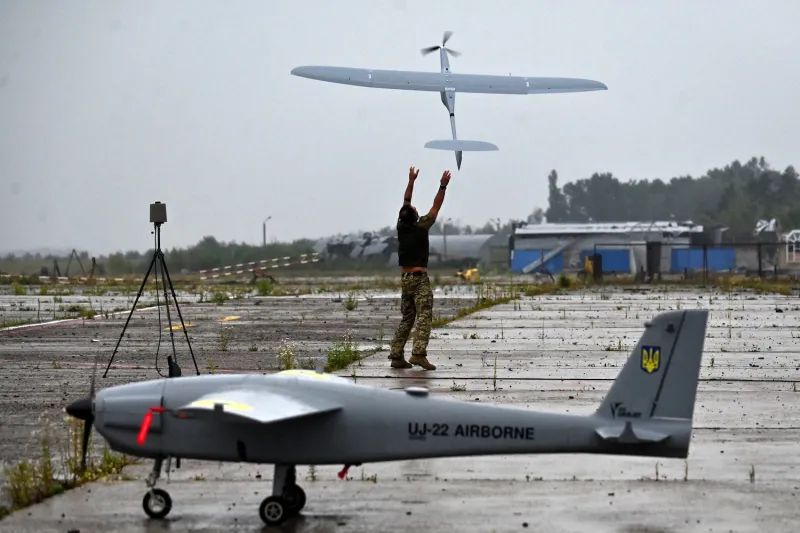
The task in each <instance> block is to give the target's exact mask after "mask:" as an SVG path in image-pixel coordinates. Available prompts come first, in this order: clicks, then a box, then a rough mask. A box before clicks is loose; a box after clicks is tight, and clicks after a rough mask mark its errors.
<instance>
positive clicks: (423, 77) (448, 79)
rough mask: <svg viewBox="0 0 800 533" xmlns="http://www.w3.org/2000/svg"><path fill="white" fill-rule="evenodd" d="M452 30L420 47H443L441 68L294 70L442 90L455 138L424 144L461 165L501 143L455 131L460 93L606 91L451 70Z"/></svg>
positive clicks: (597, 85)
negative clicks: (468, 157) (468, 154)
mask: <svg viewBox="0 0 800 533" xmlns="http://www.w3.org/2000/svg"><path fill="white" fill-rule="evenodd" d="M452 35H453V32H451V31H446V32H444V37H443V38H442V44H441V45H435V46H429V47H427V48H423V49H422V55H427V54H430V53H432V52H435V51H437V50H438V51H439V60H440V62H441V71H440V72H418V71H410V70H377V69H368V68H351V67H325V66H303V67H297V68H294V69H292V72H291V73H292V74H293V75H295V76H300V77H303V78H309V79H312V80H320V81H327V82H332V83H343V84H345V85H357V86H360V87H372V88H376V89H398V90H402V91H435V92H438V93H439V94H440V95H441V98H442V103H443V104H444V105H445V107H446V108H447V110H448V111H449V113H450V129H451V130H452V133H453V138H452V139H446V140H437V141H429V142H427V143H426V144H425V147H426V148H433V149H437V150H449V151H455V153H456V164H457V165H458V168H459V169H461V159H462V155H461V154H462V152H469V151H472V152H486V151H495V150H498V148H497V146H496V145H494V144H492V143H489V142H484V141H469V140H464V139H458V138H457V136H456V115H455V109H456V93H457V92H461V93H483V94H542V93H574V92H586V91H604V90H607V89H608V87H607V86H606V85H605V84H604V83H601V82H599V81H594V80H586V79H581V78H544V77H524V76H510V75H509V76H495V75H488V74H458V73H453V72H452V71H451V70H450V60H449V58H448V57H447V55H448V54H450V55H452V56H454V57H458V56H459V55H461V54H460V53H459V52H456V51H455V50H451V49H449V48H447V47H446V44H447V41H448V40H449V39H450V37H451V36H452Z"/></svg>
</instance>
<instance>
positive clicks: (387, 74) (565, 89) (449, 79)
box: [291, 66, 608, 94]
mask: <svg viewBox="0 0 800 533" xmlns="http://www.w3.org/2000/svg"><path fill="white" fill-rule="evenodd" d="M291 73H292V75H293V76H299V77H301V78H308V79H312V80H319V81H327V82H330V83H342V84H345V85H355V86H359V87H370V88H373V89H397V90H401V91H435V92H441V91H444V90H445V89H447V88H450V89H453V90H455V91H456V92H459V93H483V94H542V93H576V92H586V91H605V90H608V87H607V86H606V84H605V83H602V82H599V81H595V80H587V79H583V78H548V77H527V76H496V75H491V74H463V73H458V72H454V73H448V74H443V73H441V72H418V71H412V70H380V69H369V68H352V67H323V66H303V67H297V68H294V69H292V72H291Z"/></svg>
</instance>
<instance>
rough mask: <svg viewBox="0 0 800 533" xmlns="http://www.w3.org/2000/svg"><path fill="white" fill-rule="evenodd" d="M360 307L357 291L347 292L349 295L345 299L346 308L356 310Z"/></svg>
mask: <svg viewBox="0 0 800 533" xmlns="http://www.w3.org/2000/svg"><path fill="white" fill-rule="evenodd" d="M357 307H358V300H357V299H356V293H354V292H352V291H351V292H349V293H347V297H346V298H345V299H344V308H345V309H347V310H348V311H355V310H356V308H357Z"/></svg>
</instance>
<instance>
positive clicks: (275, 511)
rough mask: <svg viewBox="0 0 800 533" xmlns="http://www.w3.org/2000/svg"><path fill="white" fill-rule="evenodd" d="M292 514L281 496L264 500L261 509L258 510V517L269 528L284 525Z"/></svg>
mask: <svg viewBox="0 0 800 533" xmlns="http://www.w3.org/2000/svg"><path fill="white" fill-rule="evenodd" d="M290 514H291V512H290V511H289V508H288V506H287V505H286V501H285V500H284V499H283V498H281V497H280V496H269V497H267V498H264V501H263V502H261V507H259V508H258V515H259V516H260V517H261V520H263V521H264V523H265V524H267V525H268V526H277V525H278V524H281V523H283V522H284V521H285V520H286V519H287V518H289V515H290Z"/></svg>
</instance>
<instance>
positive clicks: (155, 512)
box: [142, 489, 172, 519]
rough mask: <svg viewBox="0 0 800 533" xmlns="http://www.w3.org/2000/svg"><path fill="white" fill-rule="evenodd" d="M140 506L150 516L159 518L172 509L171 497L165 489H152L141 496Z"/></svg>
mask: <svg viewBox="0 0 800 533" xmlns="http://www.w3.org/2000/svg"><path fill="white" fill-rule="evenodd" d="M142 508H143V509H144V512H145V513H147V516H149V517H150V518H157V519H161V518H164V517H165V516H167V515H168V514H169V512H170V511H171V510H172V498H171V497H170V495H169V493H168V492H167V491H165V490H161V489H153V490H152V491H147V492H146V493H145V495H144V498H142Z"/></svg>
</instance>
